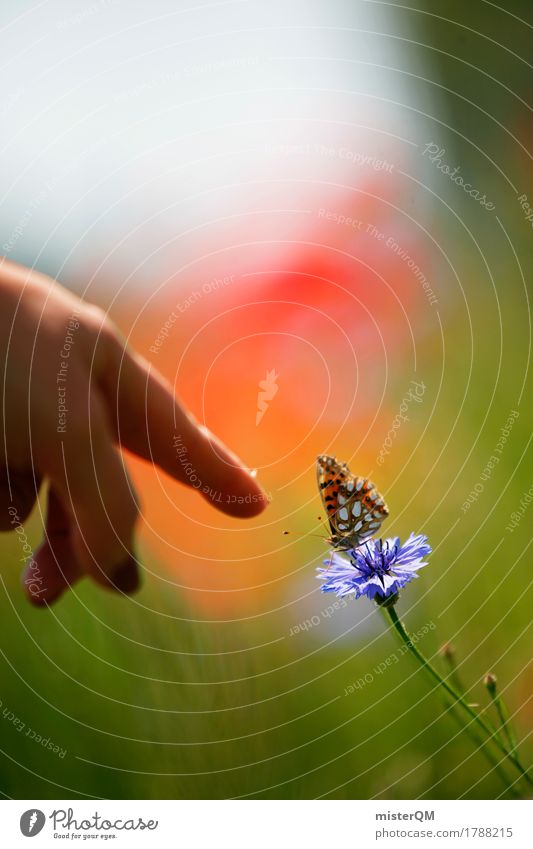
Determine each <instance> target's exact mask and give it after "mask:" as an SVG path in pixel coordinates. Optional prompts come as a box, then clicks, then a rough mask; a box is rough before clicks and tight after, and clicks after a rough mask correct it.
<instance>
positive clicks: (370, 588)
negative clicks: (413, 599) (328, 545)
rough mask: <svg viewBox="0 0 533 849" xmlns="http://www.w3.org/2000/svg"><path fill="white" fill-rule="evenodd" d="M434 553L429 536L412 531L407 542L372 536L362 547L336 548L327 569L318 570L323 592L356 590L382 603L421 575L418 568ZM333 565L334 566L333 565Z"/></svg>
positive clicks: (397, 538) (357, 592)
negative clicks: (346, 549)
mask: <svg viewBox="0 0 533 849" xmlns="http://www.w3.org/2000/svg"><path fill="white" fill-rule="evenodd" d="M430 552H431V546H429V545H428V543H427V537H426V536H424V535H423V534H411V536H410V537H409V539H408V540H407V542H406V543H405V544H404V545H400V540H399V537H392V538H390V539H386V540H384V541H383V540H381V539H371V540H368V541H367V542H365V543H363V545H360V546H359V547H358V548H354V549H350V550H349V551H346V552H340V551H333V552H332V553H331V555H330V557H329V558H328V559H327V560H324V564H325V565H326V566H328V567H329V568H327V569H318V572H319V573H320V574H319V575H318V578H319V580H321V581H324V583H323V585H322V588H321V589H322V592H324V593H336V594H337V595H338V596H345V595H349V594H350V593H355V597H356V598H359V597H360V596H362V595H366V596H367V598H370V599H375V600H376V601H377V602H378V603H382V602H384V601H385V599H389V601H390V602H392V603H394V600H395V599H394V600H393V599H392V598H391V597H392V596H395V595H396V594H397V592H398V590H400V589H401V588H402V587H404V586H405V585H406V584H408V583H409V581H412V580H413V578H417V577H418V575H417V574H416V572H417V570H418V569H421V568H422V566H426V565H427V564H426V563H424V562H423V558H424V557H425V556H426V554H429V553H430ZM330 564H331V565H330Z"/></svg>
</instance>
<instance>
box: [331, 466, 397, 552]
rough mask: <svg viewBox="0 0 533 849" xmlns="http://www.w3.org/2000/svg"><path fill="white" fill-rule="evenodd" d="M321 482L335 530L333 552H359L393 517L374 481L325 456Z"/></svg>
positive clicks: (333, 529) (332, 533)
mask: <svg viewBox="0 0 533 849" xmlns="http://www.w3.org/2000/svg"><path fill="white" fill-rule="evenodd" d="M316 468H317V482H318V488H319V490H320V495H321V497H322V503H323V505H324V509H325V511H326V513H327V517H328V521H329V526H330V529H331V540H330V542H331V545H332V546H333V548H337V549H341V550H346V549H349V548H357V546H359V545H361V544H362V543H363V542H364V541H365V540H366V539H368V538H369V537H371V536H374V534H375V533H376V531H378V530H379V528H380V527H381V523H382V522H383V521H384V520H385V519H386V518H387V516H388V515H389V510H388V507H387V505H386V504H385V501H384V499H383V498H382V496H381V495H380V494H379V492H378V491H377V489H376V487H375V486H374V484H373V483H372V481H370V480H368V478H361V477H358V476H357V475H353V474H352V473H351V472H350V469H349V468H348V466H347V465H346V463H339V461H338V460H337V459H336V458H335V457H329V456H328V455H327V454H321V455H320V456H319V457H317V466H316Z"/></svg>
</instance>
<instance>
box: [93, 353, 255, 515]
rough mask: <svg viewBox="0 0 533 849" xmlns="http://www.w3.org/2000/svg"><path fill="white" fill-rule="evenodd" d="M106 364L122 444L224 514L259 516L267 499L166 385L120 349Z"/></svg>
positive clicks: (107, 390)
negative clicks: (195, 491) (192, 489)
mask: <svg viewBox="0 0 533 849" xmlns="http://www.w3.org/2000/svg"><path fill="white" fill-rule="evenodd" d="M110 359H111V362H110V363H109V364H108V365H109V367H108V368H106V369H105V372H104V373H102V375H101V377H100V381H99V382H100V386H101V389H102V391H103V393H104V396H105V397H106V399H107V403H108V405H109V410H108V412H109V414H110V416H112V418H113V420H114V422H115V427H116V431H117V438H118V440H119V442H120V444H121V445H122V446H123V447H124V448H127V449H128V450H129V451H132V452H133V453H134V454H137V455H138V456H139V457H143V458H144V459H146V460H150V461H152V462H154V463H156V464H157V465H158V466H160V468H162V469H163V470H164V471H165V472H167V474H169V475H171V476H172V477H173V478H175V479H176V480H179V481H181V482H182V483H185V484H187V485H188V486H190V487H192V488H194V489H197V490H198V492H200V493H201V494H202V495H203V496H204V497H205V498H206V499H207V500H208V501H210V502H211V503H212V504H213V505H214V506H215V507H217V508H218V509H219V510H222V511H223V512H225V513H229V514H230V515H233V516H238V517H241V518H245V517H249V516H255V515H257V514H258V513H261V512H262V510H264V508H265V507H266V505H267V503H268V497H267V495H266V493H265V492H264V490H263V489H262V487H261V486H260V485H259V484H258V482H257V481H256V480H255V477H254V474H253V472H251V471H250V470H249V469H248V468H247V467H246V466H245V464H244V463H243V462H242V461H241V460H240V459H239V458H238V457H237V455H236V454H234V453H233V451H231V450H230V449H229V448H228V447H227V446H226V445H224V443H223V442H222V441H221V440H220V439H218V438H217V437H216V436H215V435H214V434H213V433H211V432H210V431H209V430H208V428H207V427H205V426H203V425H200V424H199V423H198V422H197V421H196V420H195V419H194V417H193V415H192V414H191V413H190V412H189V411H188V410H186V408H185V407H184V406H183V405H182V404H181V403H180V402H179V401H178V400H177V399H176V397H175V396H174V393H173V391H172V387H171V386H170V384H169V383H168V381H166V380H165V378H164V377H163V376H162V375H161V374H160V373H159V372H158V371H157V370H156V369H154V368H153V367H152V366H151V364H150V363H148V362H147V361H146V360H145V359H144V358H143V357H141V356H140V355H138V354H137V353H135V352H132V351H130V350H128V349H127V348H126V347H124V346H123V345H121V344H119V345H113V346H112V352H111V354H110Z"/></svg>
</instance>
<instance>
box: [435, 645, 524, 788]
mask: <svg viewBox="0 0 533 849" xmlns="http://www.w3.org/2000/svg"><path fill="white" fill-rule="evenodd" d="M441 654H442V656H443V658H444V660H445V662H446V664H447V665H448V668H449V670H450V673H449V675H450V682H451V684H452V686H453V687H454V689H455V690H457V692H458V693H460V694H461V695H462V696H464V694H465V687H464V685H463V682H462V680H461V676H460V675H459V670H458V668H457V661H456V657H455V652H454V649H453V647H452V646H451V645H449V643H447V644H446V645H445V646H443V648H442V649H441ZM444 704H445V706H446V709H447V711H448V714H449V716H451V717H452V719H453V720H454V721H455V722H456V723H457V724H458V726H459V728H460V729H461V730H462V731H464V732H465V734H466V735H467V736H468V737H469V738H470V740H471V741H472V743H473V744H474V746H475V747H476V749H478V750H479V751H480V752H481V754H482V755H483V756H484V757H485V758H486V760H487V761H488V763H489V764H490V765H491V767H492V769H493V770H494V772H495V773H496V775H497V776H498V777H499V778H500V779H501V781H502V783H503V784H504V785H505V787H506V788H507V792H508V793H509V794H510V795H511V796H512V797H513V799H519V798H520V793H519V792H518V790H517V789H516V787H515V786H514V784H513V782H512V781H511V779H510V778H509V777H508V776H507V774H506V772H505V769H504V768H503V766H502V764H501V762H500V761H499V760H498V757H499V754H496V753H494V752H493V751H492V749H491V748H490V746H489V745H488V741H487V740H485V739H483V738H482V737H481V736H480V735H479V734H478V733H477V730H476V728H475V727H472V725H471V723H469V724H468V725H463V719H462V716H461V715H460V714H459V711H458V710H457V705H456V704H452V703H450V701H449V700H448V698H447V697H445V698H444ZM511 751H513V747H511Z"/></svg>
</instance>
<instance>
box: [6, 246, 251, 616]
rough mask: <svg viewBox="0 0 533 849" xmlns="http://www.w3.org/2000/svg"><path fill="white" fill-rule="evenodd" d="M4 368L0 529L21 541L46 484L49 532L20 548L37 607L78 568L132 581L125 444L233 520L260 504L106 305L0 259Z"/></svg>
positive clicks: (242, 471)
mask: <svg viewBox="0 0 533 849" xmlns="http://www.w3.org/2000/svg"><path fill="white" fill-rule="evenodd" d="M0 367H1V370H2V380H3V396H2V397H3V409H2V414H1V419H2V425H3V429H2V433H3V436H4V445H3V449H4V450H3V456H0V530H4V531H8V530H17V528H18V529H19V530H18V533H19V535H20V539H21V542H22V543H24V540H25V535H24V533H25V532H24V528H23V522H24V520H25V519H26V517H27V516H28V515H29V513H30V512H31V510H32V507H33V505H34V503H35V499H36V498H37V495H38V492H39V487H40V485H41V483H42V481H43V479H45V478H46V479H47V480H48V483H49V490H48V505H47V518H46V529H45V530H46V533H45V540H44V542H43V544H42V545H41V546H40V548H39V549H38V550H37V551H36V552H35V554H33V553H32V552H31V550H30V551H29V553H28V554H27V556H26V555H25V559H26V568H25V573H24V576H23V580H24V586H25V590H26V593H27V595H28V597H29V598H30V600H31V601H32V602H34V603H35V604H39V605H46V604H50V603H51V602H53V601H55V600H56V599H57V598H59V596H60V595H61V593H62V592H63V591H64V590H65V589H66V588H67V587H69V586H71V585H72V584H73V583H74V582H75V581H76V580H77V579H78V578H80V577H81V576H83V575H89V576H90V577H91V578H92V579H93V580H95V581H96V582H97V583H99V584H101V585H103V586H106V587H108V588H111V589H115V590H117V591H120V592H125V593H129V592H133V591H134V590H135V589H136V588H137V586H138V584H139V571H138V565H137V563H136V560H135V556H134V553H133V545H132V542H133V531H134V526H135V523H136V520H137V517H138V514H139V502H138V499H137V496H136V494H135V491H134V489H133V486H132V484H131V481H130V480H129V478H128V474H127V471H126V468H125V464H124V460H123V457H122V454H121V453H120V450H119V449H120V447H123V448H126V449H128V450H129V451H132V452H133V453H134V454H137V455H138V456H139V457H143V458H145V459H146V460H149V461H150V462H154V463H156V464H157V465H158V466H160V467H161V469H163V470H164V471H165V472H167V473H168V474H169V475H171V476H172V477H174V478H176V479H177V480H179V481H181V482H182V483H185V484H188V485H190V486H194V488H197V489H198V491H199V492H201V493H202V494H203V495H204V497H205V498H207V499H208V500H213V504H214V505H215V506H216V507H219V508H220V509H222V510H224V511H225V512H228V513H231V514H233V515H234V516H238V517H246V516H253V515H256V514H257V513H260V512H261V510H263V509H264V507H265V506H266V503H267V498H266V495H265V493H264V492H263V490H262V489H261V488H260V486H259V485H258V483H257V482H256V481H255V479H254V478H253V477H252V475H251V474H250V472H249V471H248V470H247V469H246V468H245V467H244V466H243V464H242V463H241V461H240V460H239V459H238V458H237V457H236V456H235V455H234V454H233V453H232V452H231V451H230V450H229V449H228V448H226V446H225V445H223V444H222V443H221V442H220V441H219V440H218V439H217V438H216V437H215V436H213V435H212V434H211V433H210V432H209V431H208V430H207V429H206V428H204V427H202V426H200V425H199V424H198V423H197V422H196V421H195V420H194V418H193V416H192V415H191V414H190V413H189V412H188V411H187V410H186V409H184V407H183V406H182V405H181V404H180V403H179V402H178V401H177V400H176V399H175V397H174V395H173V393H172V390H171V388H170V386H169V385H168V384H167V382H166V381H165V380H164V379H163V377H162V376H161V375H160V374H158V373H157V372H156V371H155V370H154V369H153V368H152V367H151V365H150V364H149V363H148V362H147V361H145V360H144V359H143V358H142V357H140V356H139V355H138V354H136V353H135V352H133V351H131V350H129V349H128V348H127V347H126V345H125V343H124V341H123V340H122V338H121V336H120V333H119V331H118V330H117V328H116V327H115V325H114V324H113V323H112V322H111V321H109V320H108V318H107V317H106V315H105V314H104V312H103V311H102V310H100V309H98V308H97V307H94V306H90V305H87V304H86V303H84V302H83V301H81V300H80V299H79V298H77V297H75V296H74V295H72V294H71V293H69V292H67V291H66V290H65V289H63V288H62V287H61V286H60V285H59V284H58V283H56V282H55V281H54V280H51V279H50V278H48V277H45V276H44V275H41V274H38V273H36V272H32V271H29V270H28V269H26V268H23V267H22V266H18V265H15V264H14V263H11V262H8V261H7V260H5V259H4V260H0ZM220 494H222V496H223V497H222V498H220ZM229 496H237V498H236V499H235V498H231V497H229ZM21 529H22V530H21ZM28 548H29V546H27V544H26V545H24V544H23V549H24V551H25V552H26V550H27V549H28Z"/></svg>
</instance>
